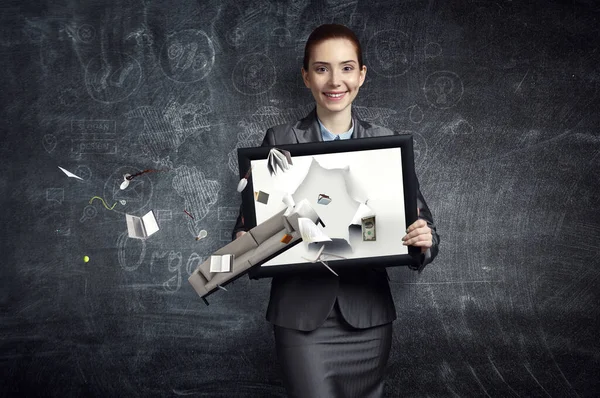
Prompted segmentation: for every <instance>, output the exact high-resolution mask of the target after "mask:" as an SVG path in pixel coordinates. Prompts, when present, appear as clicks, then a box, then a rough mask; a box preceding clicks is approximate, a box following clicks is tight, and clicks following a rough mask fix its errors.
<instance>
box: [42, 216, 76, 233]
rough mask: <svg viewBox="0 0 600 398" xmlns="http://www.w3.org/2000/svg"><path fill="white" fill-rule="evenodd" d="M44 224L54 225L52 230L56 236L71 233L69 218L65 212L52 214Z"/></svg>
mask: <svg viewBox="0 0 600 398" xmlns="http://www.w3.org/2000/svg"><path fill="white" fill-rule="evenodd" d="M44 225H50V226H52V230H53V232H54V234H55V235H56V236H69V235H71V227H70V225H69V219H67V218H66V217H65V215H64V214H63V213H54V214H51V215H50V216H49V217H48V218H47V219H46V220H45V222H44Z"/></svg>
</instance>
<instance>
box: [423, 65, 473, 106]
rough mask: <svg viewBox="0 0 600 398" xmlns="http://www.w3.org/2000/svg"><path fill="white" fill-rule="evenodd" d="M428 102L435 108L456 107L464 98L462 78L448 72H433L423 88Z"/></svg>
mask: <svg viewBox="0 0 600 398" xmlns="http://www.w3.org/2000/svg"><path fill="white" fill-rule="evenodd" d="M423 91H424V92H425V98H426V99H427V102H429V104H430V105H431V106H433V107H435V108H439V109H447V108H452V107H453V106H455V105H456V104H457V103H458V101H460V99H461V98H462V96H463V93H464V86H463V83H462V80H461V79H460V77H459V76H458V75H457V74H456V73H454V72H450V71H447V70H444V71H437V72H433V73H432V74H430V75H429V76H427V79H426V81H425V85H424V86H423Z"/></svg>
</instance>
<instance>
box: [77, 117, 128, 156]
mask: <svg viewBox="0 0 600 398" xmlns="http://www.w3.org/2000/svg"><path fill="white" fill-rule="evenodd" d="M116 138H117V136H116V123H115V121H114V120H73V121H71V143H72V146H71V152H72V153H75V154H78V155H83V154H97V155H115V154H116V153H117V140H116Z"/></svg>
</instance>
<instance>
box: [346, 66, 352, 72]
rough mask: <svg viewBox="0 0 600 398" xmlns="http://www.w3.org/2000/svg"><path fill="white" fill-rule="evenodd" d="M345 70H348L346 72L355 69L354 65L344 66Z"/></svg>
mask: <svg viewBox="0 0 600 398" xmlns="http://www.w3.org/2000/svg"><path fill="white" fill-rule="evenodd" d="M343 70H344V71H346V72H349V71H351V70H354V68H353V67H351V66H344V69H343Z"/></svg>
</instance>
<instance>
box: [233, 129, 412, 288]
mask: <svg viewBox="0 0 600 398" xmlns="http://www.w3.org/2000/svg"><path fill="white" fill-rule="evenodd" d="M272 148H273V147H270V146H263V147H253V148H238V164H239V173H240V178H242V177H244V176H245V175H246V174H247V172H248V170H250V168H251V166H252V161H254V160H261V159H266V158H267V156H268V154H269V151H270V150H271V149H272ZM276 148H278V149H282V150H286V151H289V152H290V154H291V156H292V159H293V158H294V157H298V156H310V155H327V154H336V153H344V152H356V151H369V150H377V149H393V148H397V149H398V150H399V151H400V153H401V167H402V169H401V170H398V171H397V172H395V171H390V170H387V171H386V172H388V173H390V172H391V173H392V174H395V175H397V176H401V177H398V178H399V181H398V183H401V184H403V193H404V197H403V198H399V199H401V200H399V203H398V205H399V206H403V207H404V215H405V222H406V226H408V225H410V224H412V223H413V222H414V221H416V220H417V217H418V215H417V188H418V185H417V184H418V183H417V179H416V175H415V168H414V152H413V137H412V134H398V135H388V136H379V137H368V138H360V139H348V140H336V141H325V142H310V143H299V144H289V145H277V146H276ZM241 195H242V214H243V217H244V225H245V226H246V228H247V229H251V228H253V227H255V226H256V213H255V204H254V202H255V198H254V185H253V178H252V173H250V176H249V177H248V184H247V187H246V188H245V190H244V191H243V192H242V194H241ZM299 242H301V241H298V242H296V243H299ZM398 244H399V245H401V244H402V242H401V241H399V242H398ZM279 254H281V252H278V253H275V254H274V255H272V256H270V257H268V258H265V259H264V261H262V262H261V263H260V264H258V265H256V266H254V267H253V268H252V269H251V270H250V271H249V276H250V278H252V279H259V278H269V277H274V276H278V275H284V274H288V273H298V272H315V271H317V272H330V271H329V270H327V269H326V268H325V267H324V266H323V265H322V264H321V263H318V262H316V263H311V262H308V261H306V262H298V263H294V264H281V265H269V266H261V264H264V263H266V262H267V261H269V260H271V259H272V258H274V257H276V256H278V255H279ZM420 258H421V251H420V249H419V248H418V247H413V246H409V247H408V254H400V255H382V256H375V257H362V258H352V259H339V260H336V261H329V262H328V265H329V267H330V268H332V269H333V270H334V271H337V270H343V269H349V268H357V267H370V268H373V267H391V266H418V264H419V262H420Z"/></svg>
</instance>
